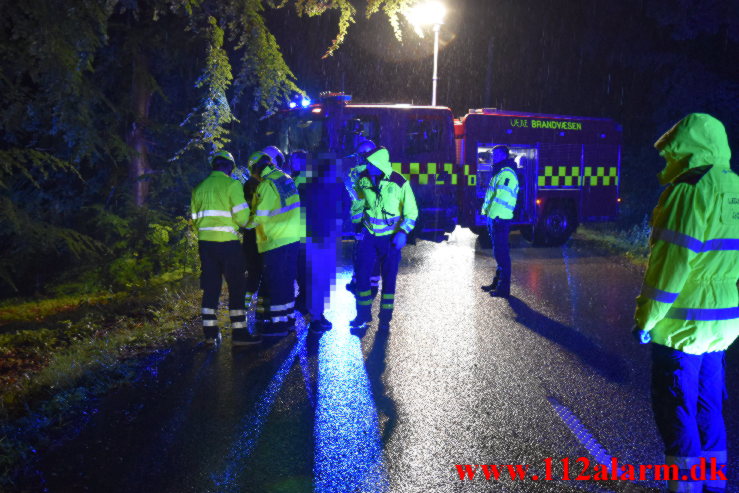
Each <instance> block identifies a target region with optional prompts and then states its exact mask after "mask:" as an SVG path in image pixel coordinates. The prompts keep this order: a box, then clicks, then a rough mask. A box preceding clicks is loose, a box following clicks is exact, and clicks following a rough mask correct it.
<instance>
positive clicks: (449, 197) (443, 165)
mask: <svg viewBox="0 0 739 493" xmlns="http://www.w3.org/2000/svg"><path fill="white" fill-rule="evenodd" d="M621 134H622V129H621V126H620V125H619V124H617V123H616V122H614V121H613V120H610V119H605V118H588V117H576V116H562V115H544V114H534V113H523V112H512V111H500V110H495V109H487V108H485V109H477V110H470V111H469V112H468V113H467V114H466V115H464V116H463V117H461V118H459V119H455V118H454V117H453V115H452V111H451V110H450V109H449V108H446V107H431V106H412V105H408V104H354V103H351V97H350V96H348V95H344V94H331V95H328V96H324V97H323V98H322V99H321V101H320V102H318V103H315V104H306V105H305V107H296V108H292V109H289V110H284V111H280V112H278V113H277V114H275V115H273V116H272V117H270V118H269V119H268V124H267V127H266V129H265V133H264V135H265V137H267V139H266V141H267V142H268V143H270V144H274V145H277V146H278V147H279V148H280V149H281V150H282V151H283V152H285V153H289V152H292V151H294V150H297V149H303V150H306V151H308V152H309V153H310V154H311V155H312V156H313V157H315V158H327V159H340V158H341V157H342V156H346V155H348V154H350V153H351V152H353V150H354V147H355V146H356V144H357V142H358V141H359V139H362V138H368V139H371V140H373V141H374V142H376V143H378V144H380V145H383V146H385V147H387V149H388V151H389V153H390V159H391V161H392V162H393V169H394V170H395V171H397V172H399V173H401V174H402V175H403V176H404V177H405V178H406V179H408V180H409V181H410V183H411V186H412V188H413V191H414V193H415V195H416V200H417V202H418V206H419V220H418V222H417V224H416V235H417V236H418V237H420V238H424V239H431V240H436V241H439V240H441V239H443V238H444V235H445V234H446V233H449V232H451V231H452V230H453V229H454V228H455V227H456V226H457V225H459V226H462V227H466V228H470V229H472V230H473V231H475V232H477V233H478V234H480V233H482V232H484V231H485V222H484V219H483V217H481V216H480V208H481V205H482V201H483V197H484V195H485V191H486V189H487V186H488V183H489V182H490V178H491V175H492V171H491V168H492V166H491V160H490V159H491V154H492V153H491V150H492V148H493V146H496V145H501V144H502V145H506V146H508V147H509V149H510V151H511V156H512V157H513V159H514V160H515V162H516V167H517V169H516V172H517V174H518V175H519V183H520V187H519V188H520V191H519V197H518V205H517V207H516V211H515V213H514V219H513V223H512V225H513V226H514V227H518V228H519V229H520V230H521V232H522V234H523V236H524V237H525V238H526V239H528V240H529V241H532V242H534V243H535V244H539V245H559V244H562V243H564V242H565V241H566V240H567V239H568V238H569V237H570V235H571V234H572V233H573V232H574V231H575V229H576V228H577V225H578V224H579V223H581V222H589V221H590V222H592V221H609V220H613V219H615V218H616V217H617V215H618V210H619V201H620V199H619V193H618V191H619V176H620V164H621ZM345 210H347V211H348V210H349V209H348V204H347V206H346V207H345Z"/></svg>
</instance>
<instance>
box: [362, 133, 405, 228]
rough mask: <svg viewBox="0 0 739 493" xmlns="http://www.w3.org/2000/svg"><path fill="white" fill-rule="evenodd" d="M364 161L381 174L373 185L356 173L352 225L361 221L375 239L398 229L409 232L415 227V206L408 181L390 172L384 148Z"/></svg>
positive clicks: (364, 175) (363, 176)
mask: <svg viewBox="0 0 739 493" xmlns="http://www.w3.org/2000/svg"><path fill="white" fill-rule="evenodd" d="M367 160H368V161H369V162H370V163H372V164H374V165H375V166H376V167H377V168H379V169H380V170H381V171H382V172H383V175H382V176H381V177H380V178H379V179H378V180H377V184H376V185H375V184H373V182H372V178H371V176H370V174H369V171H367V170H366V169H365V170H364V171H362V172H361V173H360V174H359V178H358V179H357V180H356V183H355V185H354V192H355V194H356V195H355V196H356V200H353V201H352V222H354V223H359V222H363V223H364V227H365V228H366V229H367V231H369V232H370V233H372V234H373V235H375V236H386V235H390V234H394V233H396V232H398V231H400V230H402V231H404V232H405V233H410V232H411V231H412V230H413V228H414V227H415V226H416V220H417V219H418V206H417V205H416V196H415V195H413V190H412V189H411V185H410V183H408V180H406V179H405V178H403V176H401V175H400V174H399V173H396V172H395V171H393V168H392V165H391V164H390V155H389V154H388V152H387V149H384V148H380V149H378V150H377V151H375V152H374V153H373V154H372V155H370V156H369V157H368V158H367Z"/></svg>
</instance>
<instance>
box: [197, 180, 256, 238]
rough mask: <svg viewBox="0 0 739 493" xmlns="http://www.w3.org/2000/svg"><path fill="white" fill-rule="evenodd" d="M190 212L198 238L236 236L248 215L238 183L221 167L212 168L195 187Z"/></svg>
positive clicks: (247, 207) (242, 191)
mask: <svg viewBox="0 0 739 493" xmlns="http://www.w3.org/2000/svg"><path fill="white" fill-rule="evenodd" d="M190 212H191V214H192V220H193V221H194V223H195V228H196V229H197V230H198V240H201V241H220V242H223V241H233V240H238V239H239V236H238V234H237V231H238V229H239V228H240V227H244V225H245V224H246V222H247V220H248V219H249V205H248V204H247V202H246V199H245V198H244V190H243V188H242V185H241V183H240V182H239V181H238V180H234V179H232V178H231V177H230V176H228V175H227V174H226V173H223V172H221V171H212V172H211V173H210V175H208V177H207V178H206V179H205V180H203V181H202V182H201V183H200V184H199V185H198V186H197V187H195V189H194V190H193V191H192V199H191V200H190Z"/></svg>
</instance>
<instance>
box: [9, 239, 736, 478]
mask: <svg viewBox="0 0 739 493" xmlns="http://www.w3.org/2000/svg"><path fill="white" fill-rule="evenodd" d="M511 253H512V259H513V270H514V286H513V289H512V297H511V299H510V300H508V301H506V300H501V299H492V298H490V297H489V296H488V295H487V294H485V293H483V292H482V291H481V290H480V288H479V286H480V285H482V284H487V283H488V282H489V280H490V277H491V273H492V272H493V268H494V261H493V260H492V259H491V257H490V250H483V249H481V248H480V246H479V244H476V242H475V236H474V235H472V234H471V233H469V232H468V231H466V230H457V231H456V232H455V233H454V234H453V235H452V237H451V239H450V241H449V242H446V243H442V244H438V245H437V244H433V243H428V242H420V243H418V244H417V245H415V246H409V247H406V249H405V250H404V257H403V261H402V266H401V271H400V275H399V279H398V288H397V295H396V302H395V304H396V316H395V319H394V320H393V326H392V328H391V330H390V331H389V333H378V332H377V330H376V329H375V328H374V327H372V328H370V329H369V330H368V331H367V333H366V335H364V337H363V338H361V339H360V338H358V337H356V336H355V335H351V334H350V333H349V330H348V321H349V320H350V319H351V318H353V316H354V309H353V298H352V296H351V295H350V294H349V293H348V292H347V291H346V290H345V289H344V288H343V284H345V283H346V282H347V280H348V276H349V274H348V273H347V272H344V273H342V274H341V276H340V278H339V280H338V281H337V284H338V287H337V289H336V292H335V293H334V295H333V297H332V311H331V312H330V313H329V315H328V318H329V319H331V320H332V321H333V322H334V329H333V330H332V331H331V332H329V333H327V334H325V335H324V336H323V337H321V338H320V339H316V338H315V337H313V336H309V335H307V334H306V331H305V330H304V327H303V326H302V325H301V327H300V330H299V331H298V333H297V334H294V335H290V336H289V337H287V338H285V339H283V340H280V341H278V342H276V343H274V344H271V345H269V346H264V347H259V348H246V349H238V350H232V348H231V345H230V341H229V340H228V339H226V340H225V341H224V343H223V344H222V346H221V347H220V348H219V349H217V350H212V349H208V348H206V347H204V346H200V345H199V346H197V347H190V346H187V347H182V346H181V347H177V348H175V349H173V350H172V351H171V352H170V353H169V354H166V355H164V356H163V357H161V358H155V359H153V360H152V361H151V363H150V364H149V365H148V366H147V367H146V375H145V377H144V378H142V379H141V381H140V382H139V383H137V384H136V385H134V386H131V387H127V388H123V389H119V390H117V391H115V392H114V393H112V394H111V395H110V396H109V397H107V398H106V399H104V400H103V401H102V402H100V403H99V405H98V406H97V407H96V408H95V409H92V410H91V411H90V415H91V416H92V417H91V418H89V420H88V421H87V424H86V426H85V427H84V428H83V429H82V431H81V432H80V433H79V434H78V435H77V437H76V438H74V439H72V440H71V441H68V442H66V443H64V444H62V445H57V446H55V447H52V448H50V450H47V451H43V452H41V453H40V455H41V460H40V462H39V463H38V467H37V468H35V469H36V470H35V472H34V473H33V474H31V475H29V477H28V478H26V483H25V485H24V486H23V488H22V490H25V491H51V492H86V491H92V492H98V491H99V492H127V493H129V492H172V493H180V492H210V491H213V492H215V491H219V492H220V491H223V492H231V491H234V492H236V491H241V492H303V491H305V492H309V491H320V492H385V491H388V492H478V491H524V492H528V491H533V492H539V491H542V492H545V491H551V492H567V491H657V490H656V489H655V487H656V486H657V484H656V483H654V482H649V481H648V482H636V483H632V482H629V481H610V482H593V481H575V480H571V481H562V480H553V481H543V480H539V481H532V480H531V479H528V480H526V481H512V480H511V479H501V480H500V481H494V480H491V481H487V480H485V478H484V475H483V473H482V472H478V473H477V475H476V477H475V479H474V480H465V481H460V479H459V475H458V472H457V469H456V467H455V465H456V464H528V465H530V467H529V476H530V475H533V474H536V475H540V476H542V477H543V476H544V472H545V466H544V459H546V458H548V457H550V458H552V463H553V477H554V478H558V477H560V476H561V474H562V466H561V460H562V459H564V458H570V461H571V463H572V466H571V475H572V477H573V478H574V477H575V476H576V475H577V472H579V470H580V469H581V468H582V466H581V465H580V464H578V463H576V462H575V461H576V460H577V458H578V457H586V458H588V459H589V460H590V461H592V463H593V464H594V463H596V462H598V461H601V462H602V461H606V460H610V458H611V457H616V458H618V461H619V462H620V463H621V464H623V463H629V464H659V463H661V462H662V460H663V459H662V454H661V447H660V445H659V438H658V436H657V433H656V430H655V426H654V424H653V421H652V413H651V409H650V402H649V387H648V380H649V348H648V347H643V346H638V345H636V344H635V343H633V342H632V340H631V337H630V335H629V330H630V328H631V321H632V315H633V307H634V298H635V297H636V295H637V293H638V291H639V288H640V285H641V274H640V273H639V272H638V271H637V270H636V269H634V268H633V267H628V266H624V265H620V264H619V263H617V262H615V261H614V259H613V258H609V257H608V256H607V255H602V254H598V253H594V252H593V251H592V250H591V249H590V248H588V246H587V245H584V246H583V243H582V241H579V240H577V239H575V240H572V241H571V242H570V243H569V244H568V245H566V246H564V247H559V248H545V249H540V248H531V247H529V246H528V245H527V244H526V243H525V242H524V241H523V240H522V239H521V238H520V236H519V235H518V234H514V235H513V236H512V252H511ZM377 309H378V307H377V304H376V305H375V307H374V310H375V313H376V311H377ZM736 346H737V345H735V347H734V348H732V350H731V351H730V352H729V354H728V358H727V359H728V365H727V366H728V376H727V379H728V381H729V389H730V390H734V392H732V393H731V394H730V400H729V401H727V403H726V411H725V414H726V419H727V424H728V426H729V433H730V436H729V439H730V448H729V457H730V460H731V463H730V469H731V470H732V471H733V474H732V476H730V479H731V481H730V488H729V491H734V492H737V491H739V474H737V471H739V413H737V412H736V410H737V409H739V392H737V391H736V389H737V386H736V382H739V351H738V350H737V347H736ZM732 385H733V387H732ZM587 472H588V473H591V474H592V472H593V471H592V470H591V471H587ZM502 476H507V473H504V474H503V475H502Z"/></svg>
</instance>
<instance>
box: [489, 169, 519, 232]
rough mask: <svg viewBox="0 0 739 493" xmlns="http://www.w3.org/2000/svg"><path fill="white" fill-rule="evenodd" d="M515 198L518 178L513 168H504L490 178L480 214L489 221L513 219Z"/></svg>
mask: <svg viewBox="0 0 739 493" xmlns="http://www.w3.org/2000/svg"><path fill="white" fill-rule="evenodd" d="M517 196H518V177H517V176H516V172H515V171H514V170H513V168H510V167H508V166H506V167H505V168H503V169H501V170H500V171H499V172H497V173H496V174H495V175H493V177H492V178H490V184H489V185H488V189H487V192H485V201H484V202H483V204H482V210H481V211H480V214H482V215H483V216H487V217H489V218H490V219H496V218H500V219H513V211H514V210H515V209H516V197H517Z"/></svg>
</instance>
